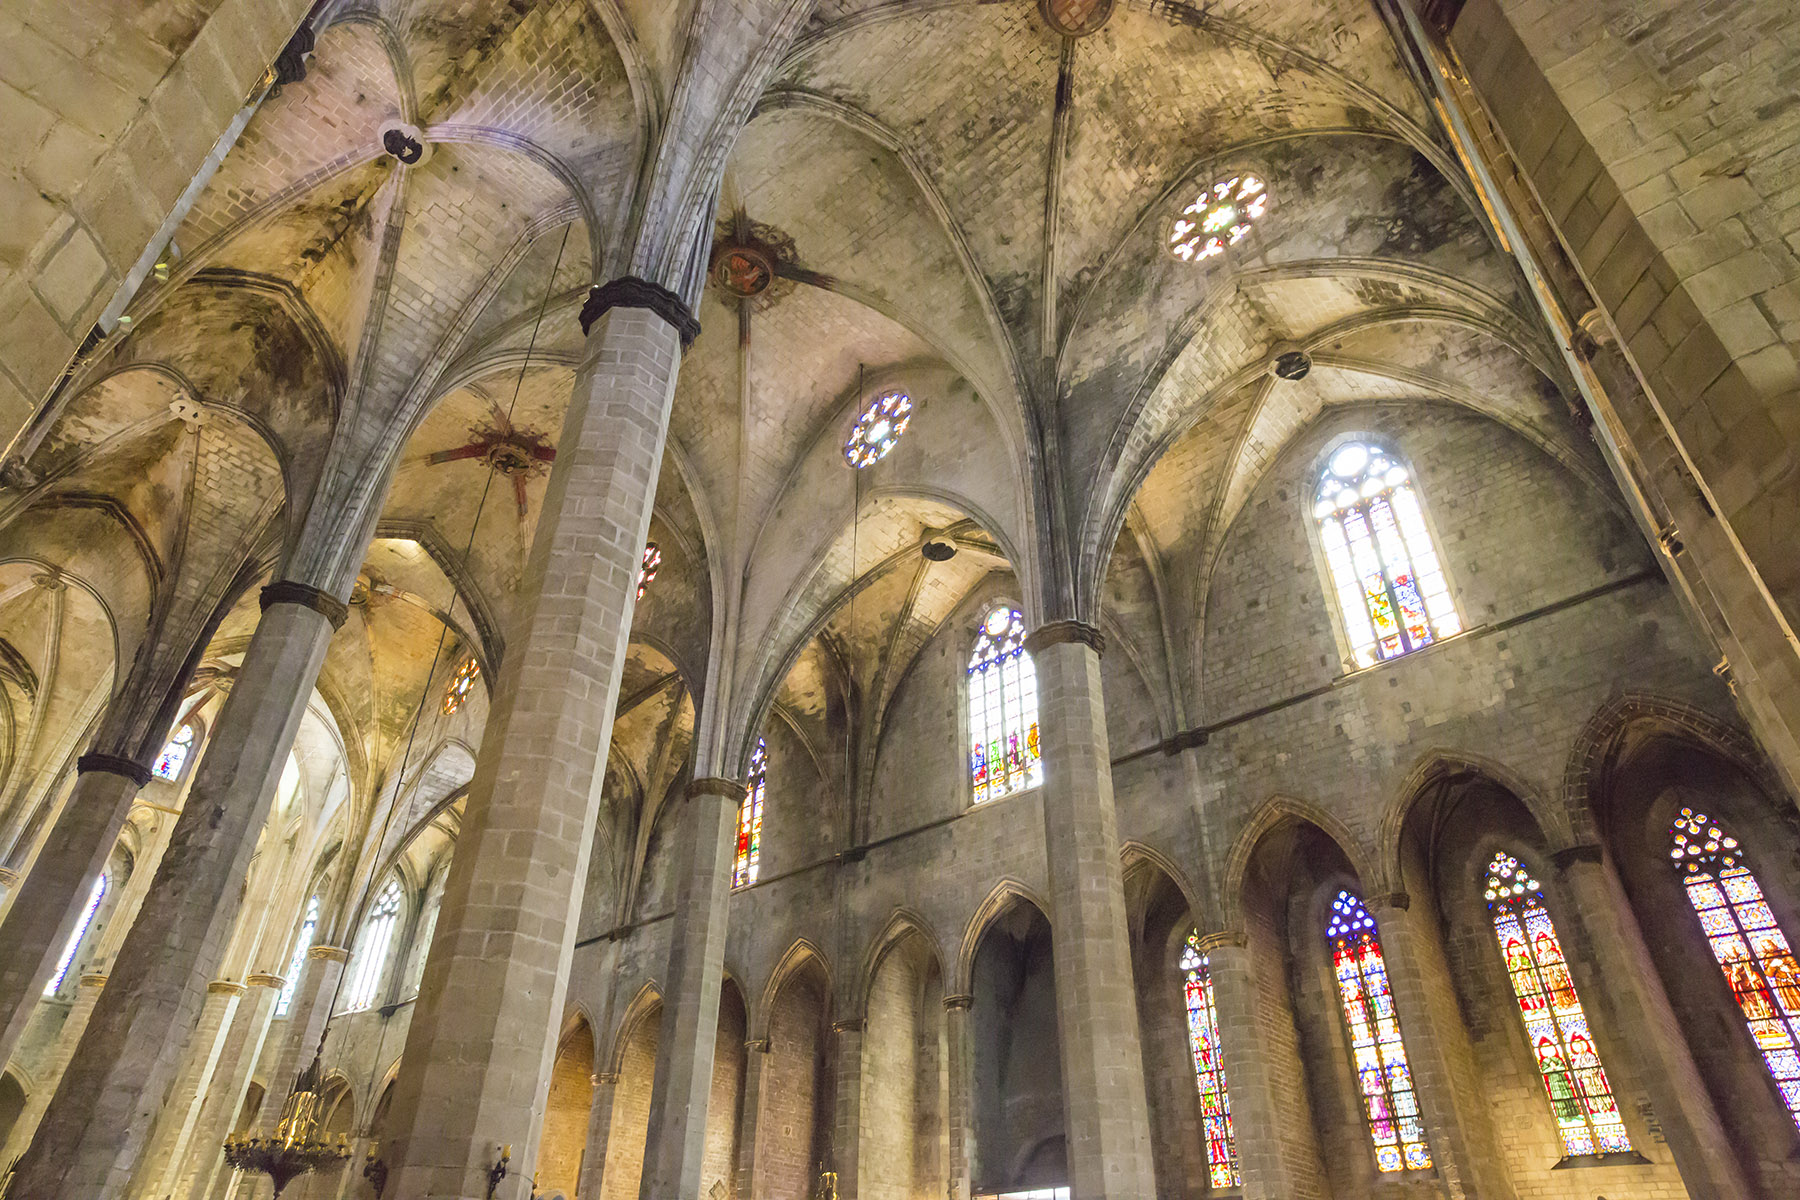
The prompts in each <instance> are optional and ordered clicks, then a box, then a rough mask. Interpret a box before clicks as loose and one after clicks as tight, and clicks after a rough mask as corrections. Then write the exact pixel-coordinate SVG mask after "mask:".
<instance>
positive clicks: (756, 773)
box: [731, 738, 769, 888]
mask: <svg viewBox="0 0 1800 1200" xmlns="http://www.w3.org/2000/svg"><path fill="white" fill-rule="evenodd" d="M768 774H769V749H768V746H767V745H766V744H765V743H764V741H763V739H762V738H757V739H756V750H755V752H754V753H752V754H751V755H750V778H749V780H748V782H747V784H746V786H745V788H744V800H743V803H742V804H740V805H738V829H737V854H736V856H735V858H734V859H733V861H732V868H731V886H732V887H734V888H740V887H747V886H749V885H750V884H752V883H755V882H756V872H757V870H758V869H759V868H760V867H761V865H762V822H763V791H764V788H765V786H766V784H767V782H768Z"/></svg>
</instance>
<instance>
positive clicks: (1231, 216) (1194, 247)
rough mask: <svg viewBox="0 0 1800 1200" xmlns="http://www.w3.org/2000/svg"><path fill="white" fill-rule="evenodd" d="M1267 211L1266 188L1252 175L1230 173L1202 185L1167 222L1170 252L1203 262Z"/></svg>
mask: <svg viewBox="0 0 1800 1200" xmlns="http://www.w3.org/2000/svg"><path fill="white" fill-rule="evenodd" d="M1267 211H1269V189H1268V187H1267V185H1265V184H1264V183H1263V181H1262V180H1261V179H1259V178H1258V177H1257V176H1255V175H1248V174H1245V175H1233V176H1232V177H1231V178H1229V179H1221V180H1219V181H1218V182H1217V183H1215V184H1213V185H1212V186H1211V187H1208V188H1202V189H1201V191H1200V194H1199V195H1198V196H1196V197H1195V198H1194V202H1193V203H1192V204H1190V205H1188V206H1187V207H1186V208H1184V209H1182V210H1181V212H1180V213H1178V214H1177V215H1176V217H1175V219H1174V220H1173V221H1172V222H1170V224H1169V253H1170V254H1173V255H1174V256H1175V257H1176V258H1179V259H1180V260H1181V261H1182V262H1204V261H1205V260H1206V259H1209V258H1212V257H1214V256H1216V255H1220V254H1223V253H1225V247H1227V246H1235V245H1237V244H1238V243H1239V242H1241V241H1243V240H1244V238H1245V236H1246V235H1248V234H1249V232H1250V227H1251V226H1252V225H1255V224H1256V222H1257V221H1258V220H1260V219H1261V218H1262V215H1263V214H1264V213H1265V212H1267Z"/></svg>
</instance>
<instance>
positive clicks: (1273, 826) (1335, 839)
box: [1219, 796, 1387, 929]
mask: <svg viewBox="0 0 1800 1200" xmlns="http://www.w3.org/2000/svg"><path fill="white" fill-rule="evenodd" d="M1291 825H1311V826H1313V827H1314V828H1315V829H1317V830H1318V831H1319V832H1320V833H1322V834H1324V835H1325V836H1326V837H1327V838H1328V839H1330V840H1331V842H1332V843H1333V844H1334V845H1336V846H1337V848H1338V850H1339V851H1340V852H1341V853H1342V854H1343V855H1344V857H1345V858H1347V859H1348V860H1349V861H1350V865H1351V867H1352V868H1353V869H1354V870H1355V872H1356V875H1357V877H1358V878H1359V879H1360V880H1361V881H1362V886H1363V887H1364V888H1367V889H1368V890H1369V891H1371V892H1381V891H1384V890H1387V889H1386V877H1385V876H1384V875H1383V874H1381V873H1380V872H1379V871H1378V870H1377V869H1376V867H1377V864H1378V859H1377V858H1376V857H1375V856H1373V855H1371V854H1370V853H1369V852H1368V850H1367V848H1366V847H1364V846H1363V844H1362V842H1361V841H1360V840H1358V839H1357V837H1356V835H1355V834H1353V833H1351V832H1350V828H1349V827H1348V826H1347V825H1345V824H1344V823H1343V822H1342V821H1340V820H1338V819H1337V818H1336V817H1334V816H1332V815H1331V814H1330V813H1328V812H1326V811H1325V810H1324V809H1322V808H1320V807H1319V806H1318V805H1316V804H1313V803H1311V802H1310V801H1306V800H1297V799H1295V798H1293V797H1291V796H1271V797H1270V798H1269V799H1267V800H1265V801H1264V802H1263V803H1262V805H1261V806H1260V807H1259V808H1257V810H1256V811H1255V812H1254V813H1252V814H1251V816H1250V820H1249V822H1248V823H1247V824H1246V825H1245V826H1244V829H1243V832H1242V833H1240V834H1239V835H1238V838H1237V841H1236V842H1235V843H1234V844H1233V845H1232V847H1231V853H1230V855H1229V856H1227V858H1226V860H1225V879H1224V885H1223V888H1222V895H1221V897H1220V913H1219V916H1220V919H1221V921H1222V923H1223V925H1224V927H1225V928H1227V929H1242V928H1243V926H1244V881H1245V878H1246V876H1247V874H1248V872H1249V870H1250V863H1251V861H1252V859H1253V858H1254V856H1255V854H1256V848H1257V846H1258V845H1260V844H1261V842H1262V840H1263V839H1264V838H1265V837H1267V836H1268V835H1269V834H1271V833H1274V832H1275V831H1277V830H1279V829H1283V828H1286V827H1288V826H1291Z"/></svg>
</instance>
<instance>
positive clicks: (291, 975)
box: [275, 896, 319, 1017]
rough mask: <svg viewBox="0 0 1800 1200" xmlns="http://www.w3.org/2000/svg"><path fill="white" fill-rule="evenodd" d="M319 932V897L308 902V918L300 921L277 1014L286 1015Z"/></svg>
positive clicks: (277, 1005)
mask: <svg viewBox="0 0 1800 1200" xmlns="http://www.w3.org/2000/svg"><path fill="white" fill-rule="evenodd" d="M318 932H319V898H318V897H317V896H314V897H313V898H312V899H310V900H308V901H307V902H306V919H305V920H303V921H301V922H300V933H299V936H297V937H295V938H294V957H293V958H291V959H289V960H288V969H287V982H286V983H284V984H282V985H281V998H280V999H278V1000H276V1001H275V1015H276V1016H278V1017H285V1016H287V1014H288V1009H289V1008H290V1007H291V1006H292V1005H293V1003H294V993H295V991H297V990H298V989H299V987H300V972H302V971H304V970H305V969H306V952H307V951H308V950H311V949H312V944H313V937H314V936H315V935H316V934H317V933H318Z"/></svg>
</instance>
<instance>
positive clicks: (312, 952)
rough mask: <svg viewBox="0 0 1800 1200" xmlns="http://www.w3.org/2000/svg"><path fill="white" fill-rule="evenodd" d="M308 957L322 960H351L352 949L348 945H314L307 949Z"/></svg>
mask: <svg viewBox="0 0 1800 1200" xmlns="http://www.w3.org/2000/svg"><path fill="white" fill-rule="evenodd" d="M306 957H308V958H316V959H319V960H320V961H322V962H349V961H350V950H349V947H347V946H312V947H310V948H308V950H307V951H306Z"/></svg>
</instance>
